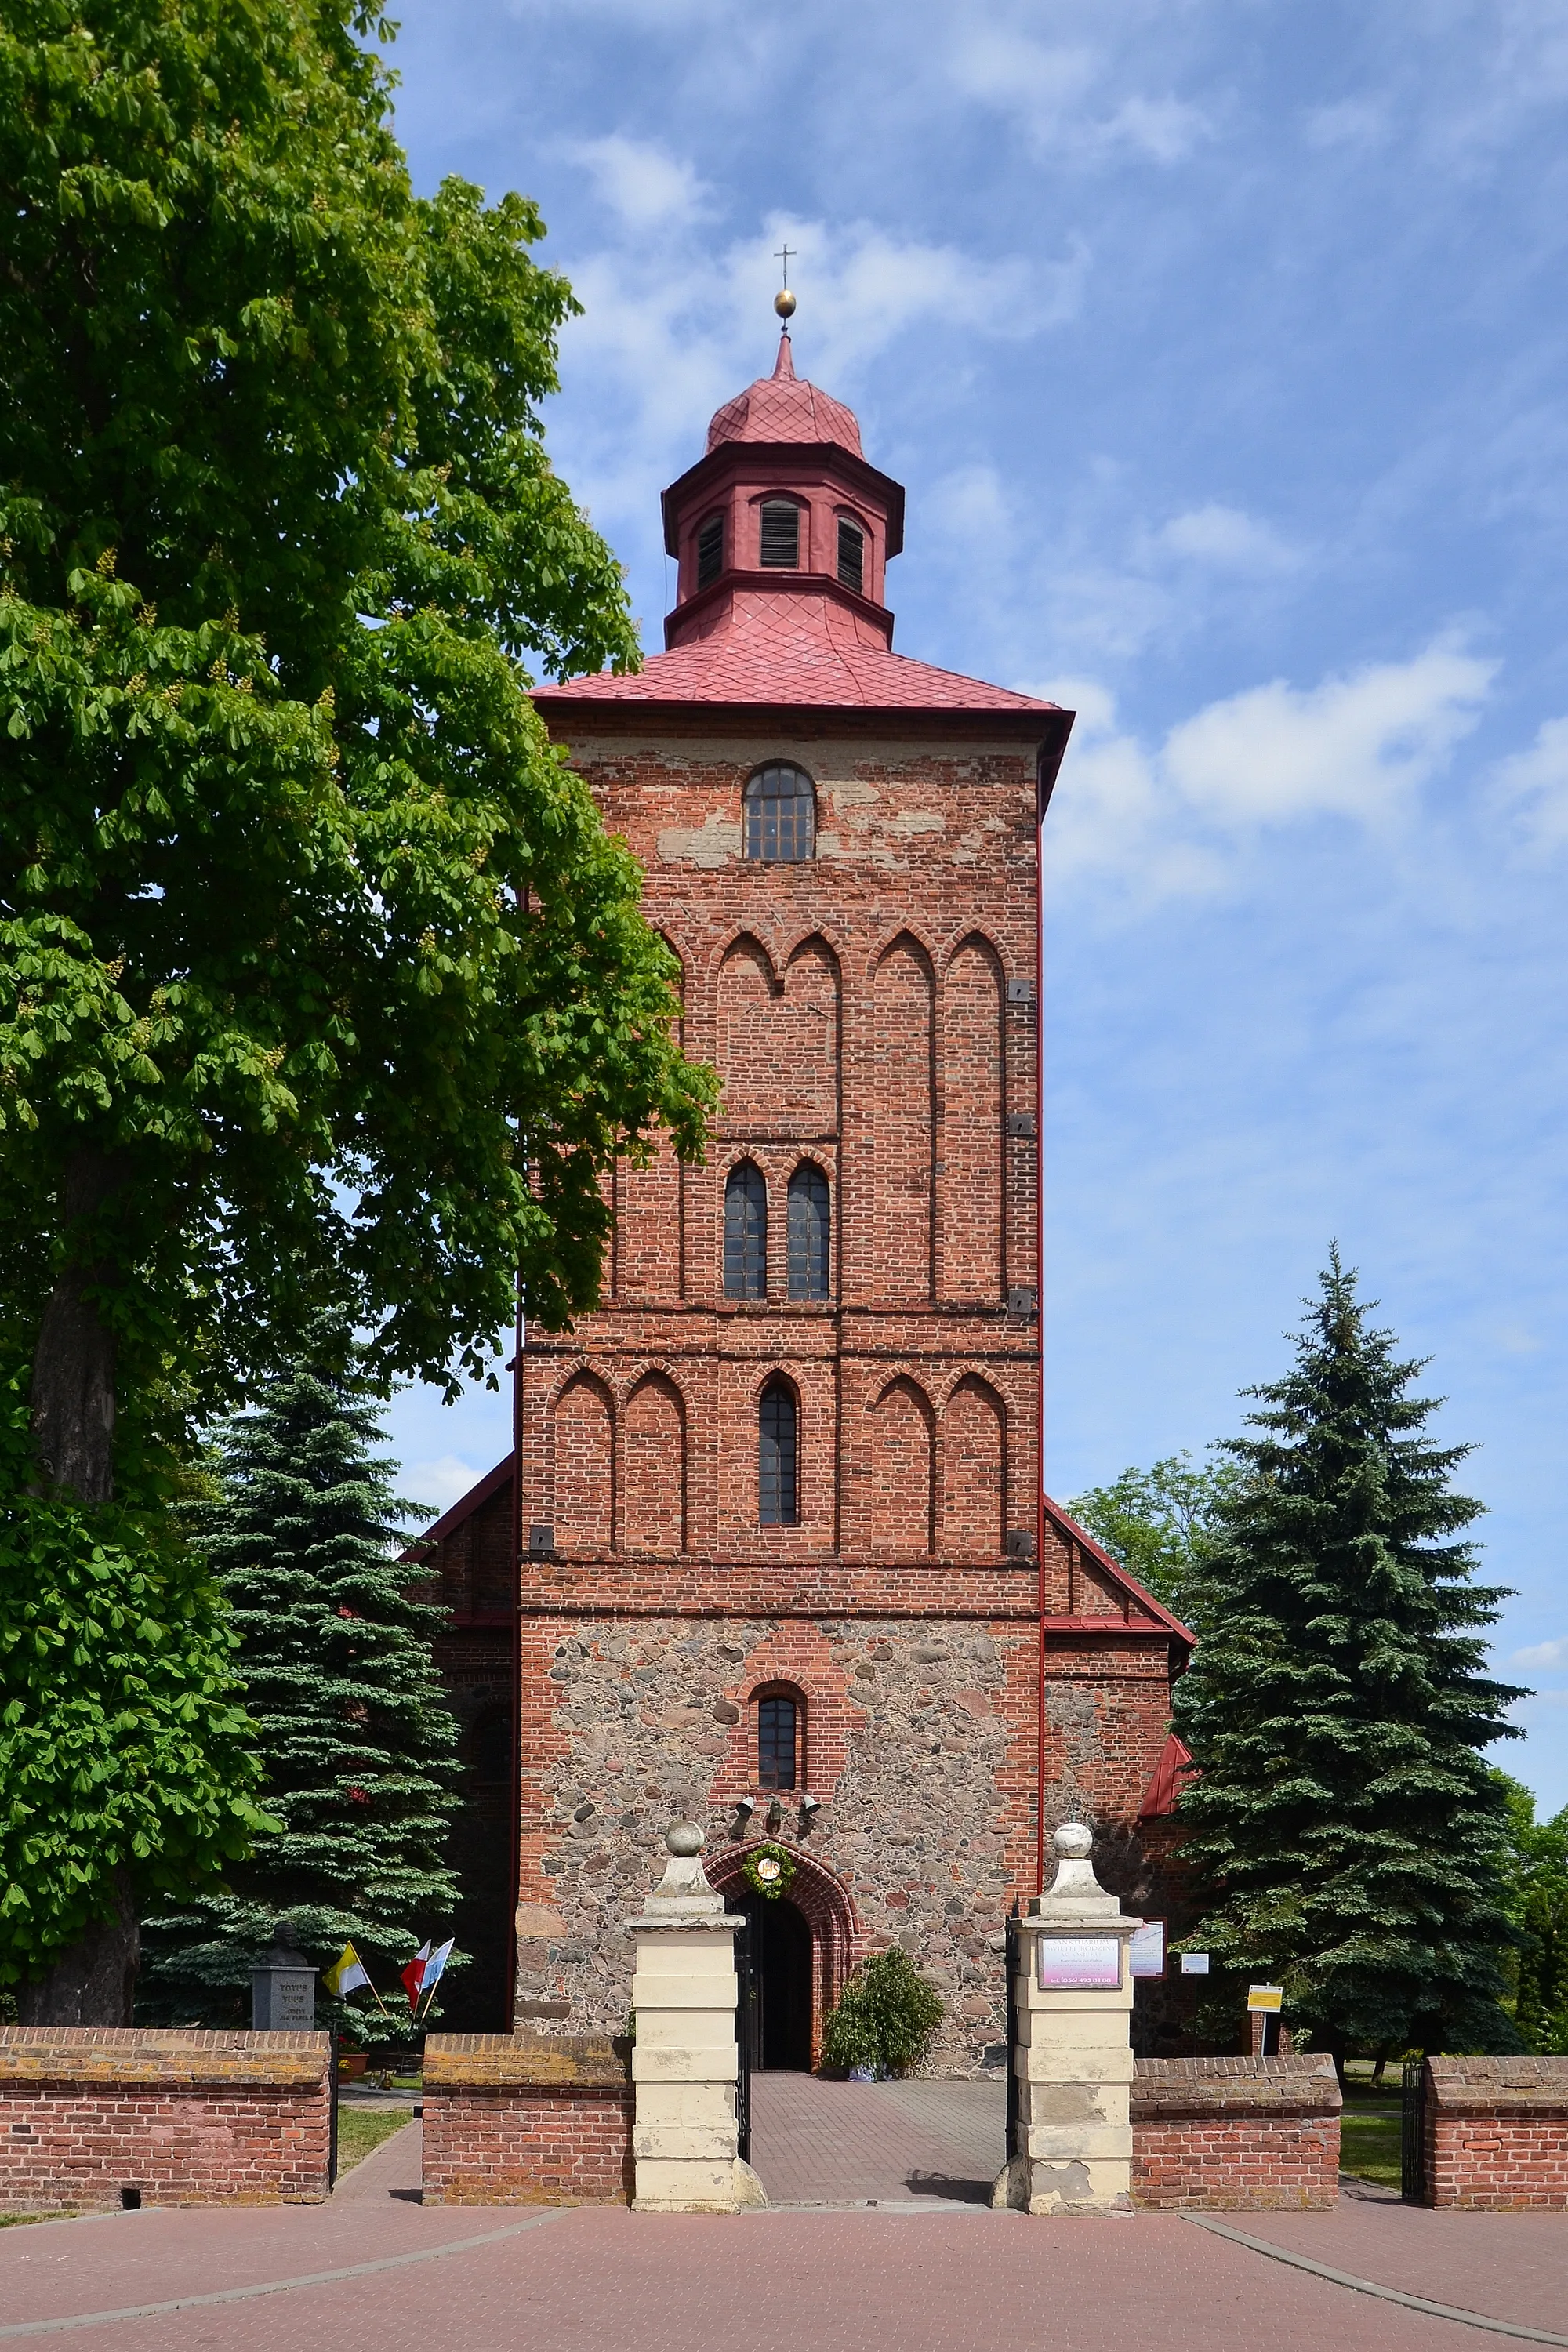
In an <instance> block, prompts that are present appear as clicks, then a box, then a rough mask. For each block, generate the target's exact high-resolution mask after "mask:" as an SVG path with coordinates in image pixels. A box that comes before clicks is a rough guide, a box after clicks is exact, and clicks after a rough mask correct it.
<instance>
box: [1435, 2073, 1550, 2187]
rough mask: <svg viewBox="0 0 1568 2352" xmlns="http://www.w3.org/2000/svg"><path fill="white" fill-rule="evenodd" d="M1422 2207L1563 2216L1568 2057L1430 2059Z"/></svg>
mask: <svg viewBox="0 0 1568 2352" xmlns="http://www.w3.org/2000/svg"><path fill="white" fill-rule="evenodd" d="M1426 2202H1427V2204H1428V2205H1459V2206H1468V2208H1469V2209H1470V2210H1472V2211H1478V2210H1479V2211H1483V2212H1491V2213H1506V2212H1513V2211H1517V2210H1520V2209H1521V2208H1523V2207H1530V2206H1533V2207H1536V2208H1541V2209H1544V2210H1548V2211H1552V2212H1558V2213H1561V2212H1564V2211H1568V2058H1428V2059H1427V2061H1426Z"/></svg>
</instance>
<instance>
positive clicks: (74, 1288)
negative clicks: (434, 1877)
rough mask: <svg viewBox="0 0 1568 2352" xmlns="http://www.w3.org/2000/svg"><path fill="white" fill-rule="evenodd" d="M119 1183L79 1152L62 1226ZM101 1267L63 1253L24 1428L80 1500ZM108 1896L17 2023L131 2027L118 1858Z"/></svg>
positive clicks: (99, 1354)
mask: <svg viewBox="0 0 1568 2352" xmlns="http://www.w3.org/2000/svg"><path fill="white" fill-rule="evenodd" d="M125 1181H126V1171H125V1169H124V1167H123V1165H122V1164H121V1163H120V1162H119V1161H117V1160H113V1159H111V1158H110V1156H109V1154H108V1153H106V1152H101V1151H82V1152H79V1153H78V1154H77V1156H76V1158H75V1159H74V1160H72V1161H71V1162H70V1164H69V1166H68V1168H67V1170H66V1172H65V1181H64V1183H63V1184H62V1186H61V1209H62V1213H63V1215H64V1220H65V1224H66V1227H67V1230H68V1231H69V1230H70V1228H71V1227H73V1226H78V1225H79V1224H81V1223H82V1222H83V1221H84V1220H86V1219H88V1218H90V1217H93V1216H95V1215H96V1214H97V1213H98V1211H99V1210H100V1209H101V1208H102V1207H103V1205H104V1202H106V1201H107V1200H108V1199H109V1198H110V1195H111V1194H112V1193H113V1192H115V1190H116V1189H117V1187H118V1186H119V1185H121V1184H122V1183H123V1182H125ZM108 1272H109V1268H108V1266H107V1265H103V1264H92V1263H89V1262H86V1261H84V1260H83V1259H81V1258H80V1257H72V1258H71V1259H69V1260H68V1262H67V1264H66V1265H65V1266H64V1267H63V1268H62V1270H61V1272H60V1275H59V1276H58V1280H57V1281H56V1284H55V1286H54V1290H53V1292H52V1294H51V1296H50V1298H49V1302H48V1305H47V1307H45V1309H44V1317H43V1321H42V1323H41V1324H40V1326H39V1329H38V1344H37V1350H36V1352H35V1354H34V1357H33V1382H32V1407H33V1429H34V1433H35V1434H36V1436H37V1441H38V1452H39V1454H40V1455H41V1457H42V1459H43V1463H44V1465H45V1467H46V1469H47V1471H48V1473H49V1475H50V1477H51V1479H52V1480H53V1482H54V1484H55V1485H56V1486H61V1487H64V1488H65V1489H66V1490H67V1491H68V1493H70V1494H72V1495H75V1496H77V1497H78V1499H79V1501H81V1502H83V1503H108V1502H112V1500H113V1498H114V1334H113V1332H112V1331H111V1330H110V1328H109V1326H108V1325H107V1324H106V1323H105V1322H104V1321H103V1319H102V1318H101V1317H100V1314H99V1312H98V1308H97V1307H96V1305H95V1304H94V1303H93V1301H92V1300H90V1299H89V1297H87V1296H86V1293H87V1290H88V1288H89V1286H90V1285H92V1284H94V1283H97V1282H100V1281H102V1280H103V1279H104V1278H105V1276H106V1275H107V1274H108ZM112 1894H113V1898H114V1916H112V1918H109V1919H102V1920H96V1921H94V1923H93V1925H92V1926H91V1927H89V1929H88V1932H87V1934H86V1935H85V1936H84V1937H82V1939H81V1941H80V1942H79V1943H78V1944H73V1945H72V1946H71V1948H70V1949H69V1950H68V1951H65V1952H62V1953H61V1954H60V1955H59V1957H58V1959H57V1960H56V1961H55V1963H54V1965H53V1967H52V1968H51V1969H50V1970H49V1972H48V1974H47V1976H46V1977H41V1978H40V1979H38V1980H37V1983H35V1984H25V1985H21V1986H19V1987H18V1988H17V1992H16V2015H17V2017H18V2019H19V2020H20V2021H21V2022H22V2024H24V2025H129V2024H130V2022H131V2004H132V1998H133V1995H134V1992H135V1988H136V1970H137V1968H138V1966H139V1965H140V1962H141V1958H142V1929H141V1925H140V1922H139V1921H138V1918H137V1915H136V1897H135V1891H134V1889H133V1887H132V1883H131V1874H130V1872H129V1870H127V1869H126V1868H125V1866H124V1865H123V1864H121V1867H120V1868H119V1869H118V1870H117V1871H116V1872H115V1874H114V1877H113V1881H112Z"/></svg>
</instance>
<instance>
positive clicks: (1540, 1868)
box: [1497, 1772, 1568, 2058]
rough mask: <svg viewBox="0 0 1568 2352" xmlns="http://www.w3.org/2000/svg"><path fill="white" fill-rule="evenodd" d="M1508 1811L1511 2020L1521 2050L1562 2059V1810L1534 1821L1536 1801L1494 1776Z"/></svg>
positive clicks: (1565, 2008) (1566, 1827) (1566, 1937)
mask: <svg viewBox="0 0 1568 2352" xmlns="http://www.w3.org/2000/svg"><path fill="white" fill-rule="evenodd" d="M1497 1778H1498V1780H1500V1781H1501V1783H1502V1784H1503V1790H1504V1794H1505V1797H1506V1801H1507V1805H1508V1822H1509V1850H1510V1874H1509V1876H1510V1898H1511V1899H1510V1905H1509V1911H1510V1917H1511V1918H1512V1921H1513V1925H1514V1928H1515V1932H1516V1934H1517V1937H1518V1948H1517V1950H1516V1952H1515V1953H1514V1955H1513V1964H1514V1985H1513V2000H1512V2002H1511V2007H1512V2010H1513V2020H1514V2023H1515V2025H1516V2026H1517V2027H1518V2029H1519V2038H1520V2040H1521V2042H1523V2044H1524V2046H1525V2048H1526V2049H1527V2050H1529V2051H1531V2052H1533V2053H1535V2054H1536V2055H1537V2056H1539V2057H1550V2058H1563V2057H1568V1805H1564V1807H1563V1810H1562V1811H1561V1812H1559V1813H1554V1814H1553V1815H1552V1819H1551V1820H1550V1821H1549V1822H1538V1821H1537V1820H1536V1818H1535V1798H1534V1796H1533V1794H1532V1793H1531V1790H1529V1789H1527V1788H1525V1787H1524V1786H1523V1785H1522V1783H1521V1782H1520V1781H1518V1780H1510V1778H1509V1777H1508V1775H1507V1774H1506V1773H1502V1772H1500V1773H1498V1775H1497Z"/></svg>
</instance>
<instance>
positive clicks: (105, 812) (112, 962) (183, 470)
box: [0, 0, 712, 2022]
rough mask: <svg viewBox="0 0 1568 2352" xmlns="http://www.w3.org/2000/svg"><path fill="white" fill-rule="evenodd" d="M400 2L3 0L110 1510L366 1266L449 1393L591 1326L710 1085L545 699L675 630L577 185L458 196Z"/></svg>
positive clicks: (82, 1478) (59, 1232) (50, 1413)
mask: <svg viewBox="0 0 1568 2352" xmlns="http://www.w3.org/2000/svg"><path fill="white" fill-rule="evenodd" d="M385 29H386V28H385V27H384V26H377V25H375V24H374V22H373V21H372V18H371V16H369V15H367V13H366V12H365V11H364V10H363V9H362V8H361V7H360V6H358V5H355V0H8V5H7V6H6V8H5V11H4V13H3V14H0V210H3V214H4V219H5V255H4V266H3V267H0V351H3V352H4V353H5V363H4V366H3V368H0V741H3V742H4V744H5V792H4V793H3V794H0V1269H3V1271H0V1322H4V1324H5V1328H6V1329H7V1331H9V1330H11V1329H12V1328H13V1327H14V1328H15V1330H16V1335H17V1337H16V1344H17V1346H18V1348H19V1349H20V1351H21V1353H22V1354H23V1355H24V1357H26V1358H28V1359H30V1360H31V1364H32V1375H31V1394H30V1402H31V1408H32V1414H33V1423H34V1427H35V1430H36V1433H37V1442H38V1448H39V1453H40V1455H41V1457H42V1461H43V1463H44V1465H45V1466H46V1469H47V1472H48V1474H49V1475H51V1476H52V1478H53V1480H54V1481H55V1483H56V1485H57V1486H58V1487H60V1488H61V1489H64V1490H68V1491H69V1492H70V1493H73V1494H74V1495H75V1496H78V1498H79V1499H80V1500H81V1501H82V1502H84V1503H85V1504H88V1505H98V1504H106V1503H108V1502H109V1501H110V1498H111V1496H112V1495H113V1493H114V1491H115V1479H116V1475H117V1465H118V1473H119V1475H120V1476H121V1478H122V1479H123V1476H124V1465H125V1458H126V1449H127V1447H128V1446H129V1447H130V1448H132V1450H135V1449H137V1448H145V1447H147V1446H150V1445H152V1444H153V1442H154V1441H155V1440H157V1439H159V1438H160V1437H162V1438H163V1439H167V1440H169V1441H170V1442H172V1443H174V1444H175V1445H176V1447H178V1446H179V1445H180V1444H184V1443H188V1436H187V1432H186V1428H185V1426H184V1422H185V1416H184V1414H183V1412H182V1410H181V1407H182V1405H183V1403H184V1402H188V1401H189V1400H191V1399H192V1398H195V1399H199V1402H200V1406H201V1410H202V1412H203V1413H204V1414H205V1415H211V1414H212V1413H213V1412H216V1411H219V1410H226V1409H231V1408H232V1407H234V1406H235V1405H236V1404H237V1402H240V1401H241V1400H242V1399H243V1397H244V1395H245V1394H246V1392H247V1382H248V1381H250V1380H251V1379H252V1378H253V1377H254V1375H255V1373H256V1371H257V1369H258V1366H259V1365H263V1364H265V1363H266V1362H267V1361H268V1360H273V1361H276V1360H278V1357H279V1347H280V1345H281V1344H282V1343H281V1342H280V1340H279V1334H288V1333H290V1332H293V1333H297V1332H298V1331H299V1330H300V1329H301V1328H303V1327H304V1324H305V1321H306V1318H307V1317H308V1315H309V1314H310V1312H311V1311H313V1310H314V1309H316V1308H318V1307H329V1306H330V1307H335V1308H336V1309H337V1310H338V1311H340V1312H342V1313H343V1314H345V1315H347V1316H349V1317H350V1318H352V1319H353V1322H354V1323H355V1325H356V1326H358V1327H359V1328H364V1329H366V1330H368V1331H369V1332H370V1333H371V1334H372V1343H373V1354H374V1368H375V1370H376V1371H377V1372H378V1373H379V1374H381V1375H383V1376H388V1377H389V1376H392V1375H394V1374H399V1373H413V1374H419V1375H421V1376H424V1377H426V1378H432V1379H436V1380H442V1381H448V1382H455V1381H457V1380H458V1378H459V1377H461V1376H462V1375H464V1374H469V1375H473V1374H478V1373H482V1372H485V1371H486V1370H487V1367H488V1365H489V1361H490V1360H491V1351H492V1348H493V1335H494V1334H495V1333H496V1332H497V1331H498V1330H499V1329H500V1328H503V1327H504V1326H505V1325H506V1324H507V1322H508V1321H509V1320H510V1304H511V1293H512V1285H513V1281H514V1278H515V1276H516V1274H517V1271H518V1269H519V1268H520V1267H521V1272H522V1279H523V1284H524V1290H525V1296H526V1299H527V1304H528V1307H529V1311H530V1312H531V1314H532V1315H533V1316H534V1317H535V1318H537V1319H538V1320H540V1321H542V1323H543V1324H545V1325H546V1326H549V1327H552V1328H555V1327H559V1326H561V1325H562V1324H563V1322H565V1321H566V1320H568V1319H569V1318H570V1317H571V1315H572V1313H573V1312H574V1310H576V1309H579V1308H582V1307H586V1306H588V1305H589V1304H590V1303H591V1302H592V1301H593V1299H594V1298H595V1293H596V1287H597V1283H598V1275H599V1264H600V1255H601V1248H602V1244H603V1241H604V1237H605V1231H606V1227H607V1222H608V1210H607V1208H606V1205H605V1197H604V1192H603V1188H602V1185H601V1178H602V1175H603V1173H604V1171H605V1169H606V1168H607V1167H608V1166H609V1165H610V1164H611V1163H612V1161H613V1160H614V1159H615V1157H616V1153H617V1152H619V1151H623V1150H625V1151H628V1152H629V1153H630V1154H631V1155H632V1156H633V1157H636V1156H637V1154H638V1153H639V1152H640V1151H641V1150H643V1149H644V1148H645V1147H646V1145H647V1142H648V1141H649V1140H650V1139H652V1138H653V1136H654V1134H655V1131H656V1130H658V1129H660V1128H661V1127H662V1128H665V1129H668V1130H669V1131H670V1132H671V1134H672V1135H673V1138H674V1141H675V1145H676V1148H677V1149H678V1150H679V1151H681V1152H682V1153H685V1154H692V1153H695V1152H696V1151H698V1150H700V1144H701V1138H702V1129H703V1121H704V1116H705V1112H706V1109H707V1107H708V1105H709V1104H710V1100H711V1095H712V1089H711V1086H710V1080H709V1078H708V1076H707V1075H706V1074H704V1073H701V1072H699V1071H696V1070H694V1069H692V1068H691V1067H689V1066H688V1065H687V1064H686V1063H685V1062H684V1061H683V1059H682V1058H681V1056H680V1054H679V1049H678V1045H677V1043H676V1041H675V1035H674V1029H673V1023H674V1017H675V1014H676V1013H677V1010H678V1006H677V999H676V994H675V982H676V977H677V975H676V968H675V964H674V961H673V959H672V958H671V957H670V956H669V955H668V952H667V951H666V950H665V949H664V948H663V947H662V945H661V944H660V943H659V942H658V940H656V939H655V937H654V935H653V934H652V932H651V931H650V930H649V929H648V928H647V925H646V923H645V922H644V920H643V919H642V916H641V914H640V911H639V908H638V892H639V887H640V876H639V874H638V871H637V866H636V864H635V862H634V861H633V859H632V858H631V857H630V856H629V855H628V853H627V852H626V849H625V847H624V845H619V844H616V843H615V842H612V841H610V840H609V839H607V838H606V836H605V834H604V832H603V829H602V827H601V826H600V824H599V822H598V818H597V815H596V813H595V807H594V804H593V802H592V799H591V796H590V795H589V793H588V792H587V789H586V787H585V786H584V783H583V782H582V781H581V780H580V779H579V778H578V777H576V776H575V775H574V773H573V772H572V771H571V770H570V769H569V768H568V767H567V766H566V765H565V763H564V761H563V759H562V758H561V757H560V756H559V755H558V754H557V753H556V752H555V751H552V748H551V747H550V745H549V743H548V741H547V740H546V738H545V735H544V731H543V730H542V726H541V724H540V722H539V721H538V719H536V717H535V715H534V713H533V710H532V707H531V703H530V700H529V698H528V692H527V688H528V684H529V679H528V676H527V673H526V671H525V669H524V667H523V665H524V664H525V663H529V664H532V665H533V666H534V667H536V668H539V669H542V670H544V671H546V672H549V673H551V674H552V675H563V674H565V673H567V672H569V671H574V670H581V669H590V670H591V669H596V668H598V667H601V666H602V665H603V664H604V663H605V662H606V661H608V662H610V663H612V664H616V665H619V666H623V667H626V666H635V664H636V662H637V647H636V643H635V639H634V636H633V633H632V629H631V625H630V623H629V620H628V618H627V614H626V599H625V593H624V587H623V583H622V580H621V577H620V573H619V572H618V570H617V568H616V564H615V563H614V562H613V560H612V559H611V557H610V555H609V553H608V551H607V550H606V549H605V546H604V544H603V543H602V541H600V540H599V539H598V538H597V537H596V536H595V533H594V532H593V531H592V530H590V528H589V527H588V525H587V523H586V522H585V520H584V518H583V516H582V515H581V514H580V513H579V511H578V509H576V507H575V506H574V503H573V500H572V499H571V496H570V494H569V492H568V491H567V489H566V488H565V486H564V485H563V483H562V482H561V481H560V479H559V478H558V477H557V476H556V475H555V474H554V473H553V471H552V467H551V466H550V463H549V460H548V458H547V457H546V455H545V450H544V446H543V441H542V430H541V425H540V417H539V408H540V404H541V402H542V399H543V398H544V397H545V395H546V394H549V393H550V392H551V391H552V389H553V388H554V385H555V381H556V378H555V342H556V336H557V332H558V330H559V328H560V326H561V324H562V322H563V320H564V319H566V318H567V317H568V316H569V315H570V314H571V312H572V311H573V310H574V307H575V305H574V301H573V298H572V295H571V291H570V289H569V288H568V287H567V286H566V284H565V283H564V281H563V279H562V278H560V277H558V276H556V275H554V274H552V273H551V272H549V271H547V270H544V269H542V268H539V267H538V266H537V265H536V264H535V262H534V261H533V259H532V257H531V252H530V247H531V245H532V244H533V243H534V242H535V241H536V240H537V239H538V237H539V236H541V235H542V225H541V223H540V220H539V216H538V215H537V213H536V211H535V210H534V208H533V207H532V205H530V204H528V203H526V202H525V201H524V200H523V199H521V197H518V196H515V195H509V196H506V197H503V198H502V199H501V200H500V202H499V203H497V204H493V205H487V204H486V203H485V202H484V200H483V198H482V197H481V194H480V193H479V191H478V190H477V189H475V188H473V187H470V186H468V185H467V184H463V183H462V182H459V181H455V180H454V181H447V182H446V183H445V184H443V185H442V186H441V187H440V189H439V190H438V191H437V193H436V194H434V195H433V196H430V197H427V198H422V197H418V196H416V194H415V193H414V190H413V188H412V185H411V184H410V181H409V176H408V173H407V169H406V166H405V160H404V157H403V154H402V152H401V150H400V149H399V147H398V146H397V143H396V142H395V138H394V136H393V134H392V131H391V128H390V125H389V114H388V110H389V103H390V96H391V90H392V79H391V77H390V76H389V74H388V73H387V71H386V69H385V68H384V65H383V63H382V62H381V60H380V59H379V58H378V57H377V56H376V55H375V54H374V52H373V51H372V49H371V48H370V47H369V46H368V42H369V39H370V38H371V37H374V36H377V35H381V34H384V32H385ZM171 1363H175V1364H178V1365H179V1367H180V1368H181V1375H182V1379H181V1384H180V1387H179V1389H178V1390H177V1391H176V1390H174V1389H173V1388H172V1387H171V1386H170V1385H169V1384H168V1382H167V1381H166V1379H165V1368H166V1367H167V1366H168V1365H170V1364H171ZM117 1429H118V1443H117ZM150 1622H151V1621H150ZM108 1703H109V1699H108V1694H107V1692H106V1693H105V1694H104V1704H105V1705H106V1706H107V1705H108ZM179 1793H180V1792H179V1789H178V1787H177V1785H174V1784H172V1785H171V1786H170V1788H169V1789H167V1790H165V1791H164V1796H165V1798H166V1800H167V1802H166V1803H165V1805H164V1807H163V1811H164V1812H165V1813H166V1814H168V1815H169V1817H170V1818H173V1811H174V1810H175V1809H177V1801H178V1798H179ZM103 1899H104V1902H105V1904H106V1905H107V1904H108V1903H109V1900H110V1898H109V1895H108V1893H107V1890H106V1891H105V1893H104V1898H103ZM39 1905H40V1908H39V1916H40V1917H42V1916H50V1917H58V1918H63V1917H64V1916H66V1913H65V1909H64V1908H62V1907H61V1906H60V1905H59V1904H57V1903H56V1902H55V1900H54V1898H53V1897H52V1896H49V1897H46V1896H45V1895H43V1894H42V1892H41V1891H40V1895H39ZM102 2021H105V2022H108V2021H111V2020H107V2019H106V2020H102Z"/></svg>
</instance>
